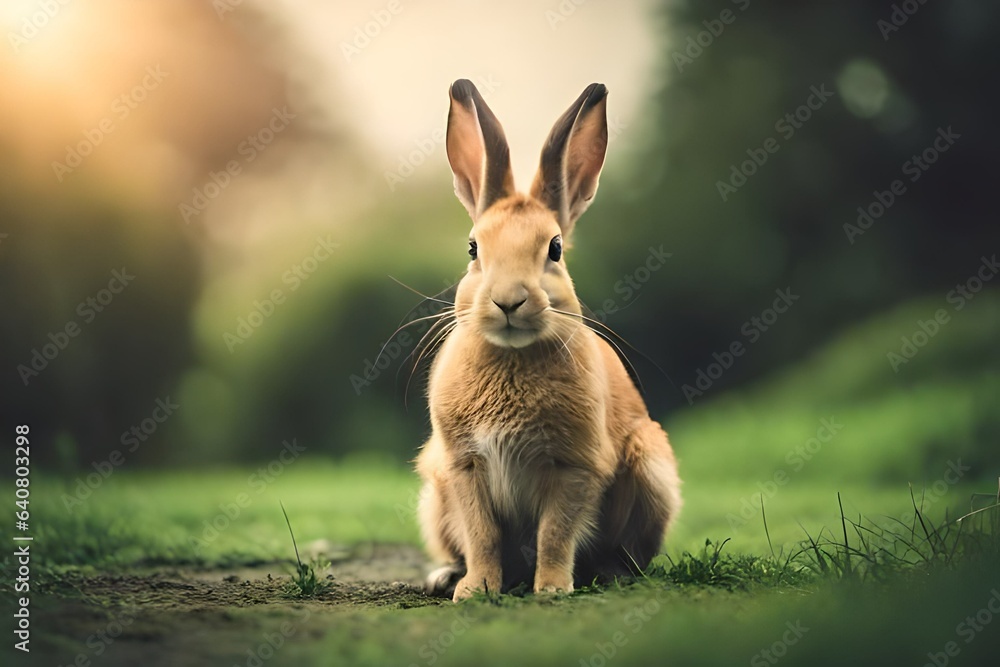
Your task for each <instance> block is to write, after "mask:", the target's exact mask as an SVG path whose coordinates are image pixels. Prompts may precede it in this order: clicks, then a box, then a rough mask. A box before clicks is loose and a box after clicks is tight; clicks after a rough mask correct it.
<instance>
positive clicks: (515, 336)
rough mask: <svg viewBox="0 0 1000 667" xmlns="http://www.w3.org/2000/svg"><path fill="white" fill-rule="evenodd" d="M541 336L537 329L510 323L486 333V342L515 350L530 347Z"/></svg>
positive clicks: (488, 330)
mask: <svg viewBox="0 0 1000 667" xmlns="http://www.w3.org/2000/svg"><path fill="white" fill-rule="evenodd" d="M540 334H541V332H540V331H539V330H538V329H537V328H534V327H525V326H517V325H516V324H513V323H512V322H510V321H508V322H506V323H504V324H503V325H501V326H499V327H494V328H490V329H487V330H486V331H485V332H484V336H485V337H486V340H487V341H489V342H490V343H492V344H493V345H496V346H497V347H510V348H514V349H520V348H522V347H528V346H529V345H531V344H532V343H534V342H536V341H537V340H538V339H539V336H540Z"/></svg>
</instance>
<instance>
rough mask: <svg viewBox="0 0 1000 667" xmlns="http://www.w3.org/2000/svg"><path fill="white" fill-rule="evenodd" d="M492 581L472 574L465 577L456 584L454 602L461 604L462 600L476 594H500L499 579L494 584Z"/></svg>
mask: <svg viewBox="0 0 1000 667" xmlns="http://www.w3.org/2000/svg"><path fill="white" fill-rule="evenodd" d="M490 579H491V577H484V576H482V575H473V574H472V573H469V574H467V575H465V576H464V577H462V578H461V579H459V581H458V583H457V584H455V595H454V597H453V598H452V600H453V601H455V602H461V601H462V600H467V599H469V598H471V597H472V596H473V595H475V594H476V593H499V592H500V581H499V579H495V580H494V581H492V582H491V581H490Z"/></svg>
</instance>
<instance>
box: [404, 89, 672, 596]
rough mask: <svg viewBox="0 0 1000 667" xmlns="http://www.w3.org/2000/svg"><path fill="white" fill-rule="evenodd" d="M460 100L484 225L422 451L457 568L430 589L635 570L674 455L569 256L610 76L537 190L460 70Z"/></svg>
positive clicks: (600, 147) (568, 587) (668, 492)
mask: <svg viewBox="0 0 1000 667" xmlns="http://www.w3.org/2000/svg"><path fill="white" fill-rule="evenodd" d="M450 98H451V106H450V110H449V113H448V128H447V136H446V150H447V154H448V161H449V163H450V165H451V169H452V172H453V175H454V184H455V193H456V195H457V196H458V199H459V200H460V201H461V203H462V204H463V205H464V206H465V208H466V209H467V210H468V212H469V215H470V216H471V218H472V221H473V226H472V232H471V235H470V237H469V254H470V256H471V261H470V262H469V265H468V270H467V273H466V274H465V276H464V277H463V278H462V280H461V282H460V283H459V284H458V288H457V292H456V294H455V300H454V313H453V315H454V319H453V321H452V322H451V323H450V331H449V332H448V334H447V337H446V338H444V340H443V342H442V343H441V344H440V347H439V349H438V353H437V355H436V356H435V358H434V361H433V363H432V365H431V369H430V375H429V378H428V388H427V396H428V404H429V411H430V418H431V426H432V433H431V436H430V438H429V440H428V441H427V442H426V443H425V444H424V445H423V447H422V448H421V450H420V452H419V454H418V456H417V457H416V461H415V463H416V469H417V472H418V473H419V475H420V477H421V479H422V481H423V488H422V491H421V494H420V502H419V506H418V516H419V521H420V525H421V532H422V535H423V538H424V541H425V543H426V546H427V549H428V551H429V553H430V555H431V556H432V558H434V559H435V560H436V561H439V562H441V563H445V565H444V566H443V567H442V568H440V569H438V570H436V571H435V572H432V573H431V575H430V576H429V577H428V580H427V589H428V592H430V593H432V594H439V595H444V596H448V595H449V593H450V594H451V597H452V598H453V600H454V601H455V602H458V601H460V600H463V599H465V598H468V597H470V596H472V595H473V594H475V593H476V592H482V593H496V592H507V591H510V590H511V589H514V588H518V587H520V588H522V589H524V590H528V588H525V587H530V589H533V590H534V592H535V593H536V594H548V593H558V592H564V593H569V592H572V591H573V589H574V585H576V586H581V585H586V584H590V583H592V582H594V581H595V580H601V581H609V580H611V579H613V578H614V577H617V576H629V575H635V574H638V573H639V572H641V571H642V570H643V569H645V568H646V567H647V565H648V564H649V562H650V560H651V559H652V557H653V556H654V555H656V553H657V552H658V550H659V548H660V546H661V544H662V542H663V539H664V536H665V534H666V532H667V530H668V528H669V526H670V525H671V523H672V522H673V521H674V520H675V519H676V518H677V515H678V512H679V511H680V508H681V502H682V501H681V494H680V484H681V482H680V478H679V477H678V473H677V463H676V460H675V458H674V453H673V450H672V449H671V446H670V444H669V442H668V440H667V434H666V432H665V431H664V430H663V429H662V428H661V427H660V425H659V424H658V423H656V422H654V421H653V420H652V419H650V417H649V412H648V410H647V408H646V405H645V403H644V401H643V399H642V396H641V395H640V393H639V391H638V389H637V388H636V386H635V384H634V383H633V381H632V379H631V377H630V375H629V374H628V372H627V371H626V369H625V367H624V366H623V364H622V361H621V359H620V358H619V357H618V355H617V354H616V352H615V350H614V349H612V347H611V345H609V344H608V342H606V341H605V340H604V339H603V338H602V337H601V336H599V335H598V334H597V333H595V331H594V330H592V329H590V328H588V327H587V326H586V325H585V321H584V318H583V316H582V311H581V305H580V302H579V300H578V299H577V296H576V293H575V292H574V289H573V282H572V280H571V279H570V276H569V273H568V272H567V268H566V263H565V259H564V257H563V249H564V247H569V245H570V244H569V242H570V239H571V236H572V232H573V227H574V225H575V223H576V221H577V219H578V218H579V217H580V215H581V214H582V213H583V212H584V210H586V208H587V207H588V206H589V204H590V202H591V200H592V199H593V197H594V193H595V192H596V191H597V184H598V179H599V177H600V173H601V169H602V167H603V164H604V157H605V153H606V150H607V143H608V126H607V109H606V100H607V89H606V88H605V86H604V85H602V84H596V83H595V84H591V85H590V86H588V87H587V88H586V89H585V90H584V91H583V94H582V95H580V97H579V98H578V99H577V100H576V101H575V102H574V103H573V105H572V106H571V107H570V108H569V109H568V110H567V111H566V113H564V114H563V115H562V117H560V118H559V120H558V121H557V122H556V124H555V126H554V127H553V129H552V131H551V134H550V135H549V137H548V140H547V141H546V144H545V146H544V149H543V150H542V154H541V164H540V167H539V170H538V173H537V176H536V177H535V179H534V182H533V183H532V186H531V189H530V191H529V193H528V194H527V195H524V194H519V193H518V192H517V191H516V190H515V189H514V178H513V175H512V172H511V166H510V153H509V149H508V146H507V140H506V137H505V135H504V131H503V128H502V127H501V126H500V123H499V122H498V120H497V118H496V117H495V116H494V115H493V112H492V111H491V110H490V108H489V107H488V106H487V105H486V103H485V102H484V101H483V98H482V96H481V95H480V94H479V91H478V90H477V89H476V87H475V86H474V85H473V84H472V83H471V82H470V81H468V80H464V79H460V80H458V81H456V82H455V83H454V84H452V86H451V88H450ZM452 586H453V587H454V590H453V593H452Z"/></svg>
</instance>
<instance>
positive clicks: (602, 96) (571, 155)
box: [531, 83, 608, 238]
mask: <svg viewBox="0 0 1000 667" xmlns="http://www.w3.org/2000/svg"><path fill="white" fill-rule="evenodd" d="M607 97H608V89H607V88H605V87H604V84H601V83H592V84H590V85H589V86H587V88H586V89H585V90H584V91H583V94H582V95H580V97H578V98H577V100H576V102H574V103H573V104H572V106H570V108H569V109H567V110H566V113H564V114H563V115H562V116H561V117H560V118H559V120H557V121H556V124H555V126H554V127H553V128H552V132H551V133H550V134H549V138H548V140H546V142H545V146H544V147H543V148H542V159H541V165H540V166H539V169H538V175H536V176H535V181H534V183H532V185H531V196H532V197H535V198H536V199H538V200H539V201H541V202H542V203H543V204H545V205H546V206H548V207H549V208H550V209H552V211H553V212H554V213H555V214H556V218H557V219H558V220H559V226H560V227H562V232H563V237H565V238H569V235H570V232H572V230H573V225H574V224H576V220H577V218H579V217H580V215H582V214H583V212H584V211H586V210H587V207H588V206H590V202H591V200H593V198H594V195H595V194H596V193H597V182H598V180H599V179H600V176H601V168H602V167H603V166H604V156H605V154H606V153H607V149H608V113H607Z"/></svg>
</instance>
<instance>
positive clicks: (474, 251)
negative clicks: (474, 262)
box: [469, 241, 479, 259]
mask: <svg viewBox="0 0 1000 667" xmlns="http://www.w3.org/2000/svg"><path fill="white" fill-rule="evenodd" d="M478 256H479V246H477V245H476V242H475V241H469V257H471V258H472V259H476V258H477V257H478Z"/></svg>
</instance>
